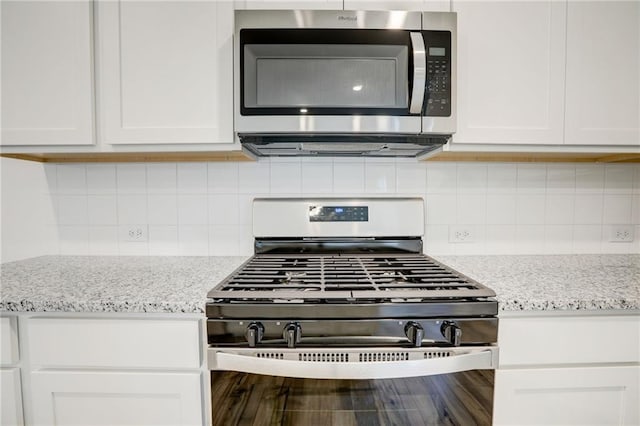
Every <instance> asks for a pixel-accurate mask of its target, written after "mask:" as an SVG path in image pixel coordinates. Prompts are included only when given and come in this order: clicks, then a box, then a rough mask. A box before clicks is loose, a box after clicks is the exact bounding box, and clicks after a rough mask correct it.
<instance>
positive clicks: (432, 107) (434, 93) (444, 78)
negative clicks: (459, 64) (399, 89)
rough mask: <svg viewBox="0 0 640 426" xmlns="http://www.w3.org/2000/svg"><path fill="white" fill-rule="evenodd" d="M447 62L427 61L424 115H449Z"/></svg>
mask: <svg viewBox="0 0 640 426" xmlns="http://www.w3.org/2000/svg"><path fill="white" fill-rule="evenodd" d="M448 66H449V61H447V60H443V59H439V60H431V59H430V60H428V61H427V87H426V93H425V95H426V96H425V99H426V107H425V108H426V115H428V116H449V115H451V87H450V79H449V75H450V73H449V69H448Z"/></svg>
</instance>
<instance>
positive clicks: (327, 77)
mask: <svg viewBox="0 0 640 426" xmlns="http://www.w3.org/2000/svg"><path fill="white" fill-rule="evenodd" d="M244 47H245V52H244V54H245V56H244V59H245V60H244V81H245V91H244V106H245V107H248V108H251V107H254V108H279V107H285V108H286V107H311V108H313V107H318V108H337V107H339V108H345V107H352V108H367V107H373V108H380V107H387V108H406V107H407V105H408V81H407V78H408V77H407V71H406V70H407V67H408V48H407V46H400V45H367V46H362V45H335V44H334V45H323V44H316V45H287V44H282V45H276V44H253V45H252V44H247V45H245V46H244Z"/></svg>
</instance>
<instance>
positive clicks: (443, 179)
mask: <svg viewBox="0 0 640 426" xmlns="http://www.w3.org/2000/svg"><path fill="white" fill-rule="evenodd" d="M457 175H458V171H457V167H456V163H430V164H429V165H428V167H427V194H446V193H455V192H456V185H457V179H458V178H457Z"/></svg>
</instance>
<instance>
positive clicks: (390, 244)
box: [254, 237, 422, 254]
mask: <svg viewBox="0 0 640 426" xmlns="http://www.w3.org/2000/svg"><path fill="white" fill-rule="evenodd" d="M254 249H255V253H256V254H268V253H279V254H283V253H293V254H301V253H327V252H335V253H342V254H344V253H374V252H377V253H382V252H384V253H387V254H391V253H414V254H415V253H422V239H420V238H403V239H398V238H376V237H371V238H256V240H255V243H254Z"/></svg>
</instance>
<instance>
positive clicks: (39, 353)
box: [27, 318, 201, 368]
mask: <svg viewBox="0 0 640 426" xmlns="http://www.w3.org/2000/svg"><path fill="white" fill-rule="evenodd" d="M199 330H200V328H199V326H198V320H164V319H154V320H138V319H81V318H77V319H75V318H74V319H57V318H32V319H30V320H29V323H28V330H27V336H28V343H29V351H30V353H31V364H32V365H33V366H38V367H105V368H110V367H113V368H199V367H200V365H201V349H200V346H201V341H200V331H199Z"/></svg>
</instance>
